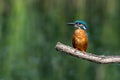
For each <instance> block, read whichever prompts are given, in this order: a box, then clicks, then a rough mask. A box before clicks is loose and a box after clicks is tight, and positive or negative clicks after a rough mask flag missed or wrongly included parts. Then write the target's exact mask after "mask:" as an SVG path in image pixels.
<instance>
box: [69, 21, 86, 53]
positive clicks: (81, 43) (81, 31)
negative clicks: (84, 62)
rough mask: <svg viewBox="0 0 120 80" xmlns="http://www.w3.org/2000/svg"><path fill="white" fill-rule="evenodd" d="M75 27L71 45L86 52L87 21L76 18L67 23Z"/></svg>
mask: <svg viewBox="0 0 120 80" xmlns="http://www.w3.org/2000/svg"><path fill="white" fill-rule="evenodd" d="M68 25H74V27H75V28H76V29H75V31H74V34H73V37H72V45H73V47H74V48H75V49H77V50H80V51H82V52H83V53H84V52H86V49H87V46H88V36H87V28H88V26H87V23H86V22H85V21H82V20H76V21H74V22H70V23H68Z"/></svg>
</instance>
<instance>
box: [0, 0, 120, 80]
mask: <svg viewBox="0 0 120 80" xmlns="http://www.w3.org/2000/svg"><path fill="white" fill-rule="evenodd" d="M75 20H84V21H86V22H87V23H88V26H89V28H88V31H89V46H88V49H87V52H90V53H94V54H101V55H120V50H119V47H120V44H119V41H120V36H119V34H120V0H0V80H119V79H120V76H119V74H120V65H119V64H117V63H116V64H104V65H103V64H96V63H92V62H88V61H85V60H81V59H77V58H75V57H72V56H68V55H65V54H61V53H60V52H57V51H56V50H55V45H56V43H57V42H58V41H60V42H62V43H64V44H66V45H69V46H72V45H71V42H72V35H73V32H74V27H72V26H68V25H66V23H68V22H73V21H75Z"/></svg>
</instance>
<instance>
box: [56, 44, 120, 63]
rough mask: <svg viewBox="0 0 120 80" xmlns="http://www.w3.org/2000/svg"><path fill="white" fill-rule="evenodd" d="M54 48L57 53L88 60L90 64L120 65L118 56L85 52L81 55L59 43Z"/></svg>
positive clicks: (79, 52) (77, 51)
mask: <svg viewBox="0 0 120 80" xmlns="http://www.w3.org/2000/svg"><path fill="white" fill-rule="evenodd" d="M55 48H56V50H57V51H60V52H64V53H66V54H68V55H71V56H74V57H78V58H80V59H84V60H88V61H91V62H96V63H102V64H107V63H120V56H105V55H95V54H91V53H87V52H85V53H83V52H81V51H79V50H76V49H74V48H72V47H70V46H67V45H64V44H62V43H60V42H58V43H57V45H56V47H55Z"/></svg>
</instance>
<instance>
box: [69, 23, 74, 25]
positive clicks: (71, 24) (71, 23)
mask: <svg viewBox="0 0 120 80" xmlns="http://www.w3.org/2000/svg"><path fill="white" fill-rule="evenodd" d="M67 24H68V25H74V24H75V23H67Z"/></svg>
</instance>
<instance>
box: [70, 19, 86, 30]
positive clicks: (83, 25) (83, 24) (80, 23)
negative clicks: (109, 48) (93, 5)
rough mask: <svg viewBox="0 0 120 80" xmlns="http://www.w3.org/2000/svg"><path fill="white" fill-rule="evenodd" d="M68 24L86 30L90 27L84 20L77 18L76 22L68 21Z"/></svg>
mask: <svg viewBox="0 0 120 80" xmlns="http://www.w3.org/2000/svg"><path fill="white" fill-rule="evenodd" d="M68 25H74V27H76V28H79V29H83V30H85V31H86V30H87V28H88V26H87V23H86V22H84V21H82V20H76V21H75V22H72V23H68Z"/></svg>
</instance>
